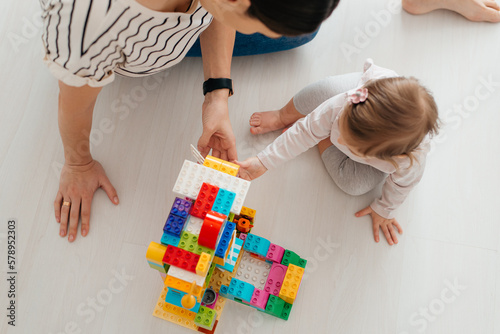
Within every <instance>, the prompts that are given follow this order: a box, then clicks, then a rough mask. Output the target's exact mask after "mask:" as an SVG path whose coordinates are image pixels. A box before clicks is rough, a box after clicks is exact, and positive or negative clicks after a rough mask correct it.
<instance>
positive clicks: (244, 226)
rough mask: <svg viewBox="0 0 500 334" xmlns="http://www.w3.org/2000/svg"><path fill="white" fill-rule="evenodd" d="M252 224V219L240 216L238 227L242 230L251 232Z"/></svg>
mask: <svg viewBox="0 0 500 334" xmlns="http://www.w3.org/2000/svg"><path fill="white" fill-rule="evenodd" d="M250 226H251V223H250V221H249V220H248V219H246V218H240V219H238V222H237V225H236V228H237V229H238V231H240V232H243V233H248V232H250V229H251V227H250Z"/></svg>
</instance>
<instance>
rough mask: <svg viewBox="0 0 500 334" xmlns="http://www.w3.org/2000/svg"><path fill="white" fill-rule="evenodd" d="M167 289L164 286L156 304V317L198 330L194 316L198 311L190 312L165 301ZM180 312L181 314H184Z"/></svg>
mask: <svg viewBox="0 0 500 334" xmlns="http://www.w3.org/2000/svg"><path fill="white" fill-rule="evenodd" d="M167 290H168V288H167V287H163V290H162V292H161V294H160V296H159V297H158V301H157V303H156V305H155V309H154V311H153V315H154V316H155V317H158V318H160V319H163V320H167V321H170V322H172V323H175V324H177V325H181V326H183V327H186V328H189V329H193V330H197V329H198V326H196V325H195V323H194V317H195V316H196V313H194V312H190V311H188V310H185V309H181V308H179V307H177V306H175V305H172V304H169V303H165V296H166V295H167ZM219 312H220V311H219ZM179 314H181V315H182V316H181V315H179ZM214 327H215V326H214Z"/></svg>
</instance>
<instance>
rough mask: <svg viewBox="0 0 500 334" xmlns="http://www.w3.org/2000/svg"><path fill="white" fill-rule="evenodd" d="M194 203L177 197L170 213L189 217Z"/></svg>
mask: <svg viewBox="0 0 500 334" xmlns="http://www.w3.org/2000/svg"><path fill="white" fill-rule="evenodd" d="M192 205H193V203H192V202H191V201H188V200H185V199H182V198H180V197H176V198H175V200H174V205H172V209H171V210H170V213H171V214H172V215H174V216H177V217H181V218H187V216H188V215H189V210H191V206H192Z"/></svg>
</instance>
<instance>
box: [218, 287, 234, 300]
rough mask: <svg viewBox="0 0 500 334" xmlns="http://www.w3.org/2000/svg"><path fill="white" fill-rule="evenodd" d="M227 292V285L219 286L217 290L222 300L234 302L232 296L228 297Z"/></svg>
mask: <svg viewBox="0 0 500 334" xmlns="http://www.w3.org/2000/svg"><path fill="white" fill-rule="evenodd" d="M228 290H229V287H228V286H227V285H221V287H220V289H219V295H221V296H222V297H224V298H227V299H231V300H234V298H233V296H231V295H228Z"/></svg>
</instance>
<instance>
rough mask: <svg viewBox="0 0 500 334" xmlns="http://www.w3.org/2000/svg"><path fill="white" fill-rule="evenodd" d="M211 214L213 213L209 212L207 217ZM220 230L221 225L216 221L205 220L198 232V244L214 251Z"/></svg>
mask: <svg viewBox="0 0 500 334" xmlns="http://www.w3.org/2000/svg"><path fill="white" fill-rule="evenodd" d="M212 212H213V211H210V215H209V216H212ZM221 228H222V224H221V223H220V222H219V221H218V220H214V219H211V218H205V220H204V221H203V226H202V227H201V230H200V235H199V236H198V244H199V245H200V246H204V247H207V248H210V249H213V250H215V246H216V244H217V239H218V238H219V232H220V230H221Z"/></svg>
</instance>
